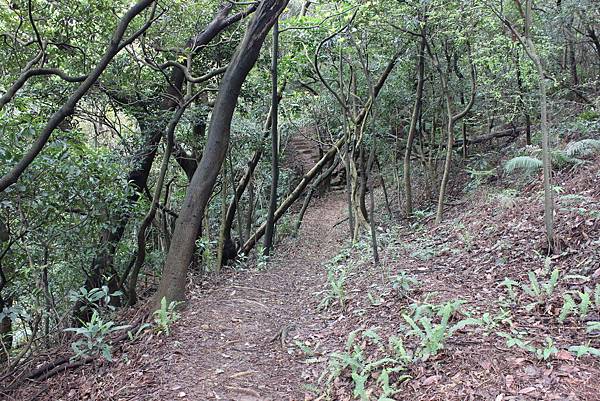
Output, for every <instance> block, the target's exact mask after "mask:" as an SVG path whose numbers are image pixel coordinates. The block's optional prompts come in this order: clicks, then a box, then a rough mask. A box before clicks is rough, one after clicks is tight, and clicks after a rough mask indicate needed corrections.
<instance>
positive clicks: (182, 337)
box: [121, 197, 343, 401]
mask: <svg viewBox="0 0 600 401" xmlns="http://www.w3.org/2000/svg"><path fill="white" fill-rule="evenodd" d="M342 210H343V203H342V202H341V201H340V200H338V199H336V198H331V197H330V198H328V199H324V200H320V201H318V203H317V204H315V205H314V206H313V207H312V208H311V209H310V210H309V212H308V214H307V216H306V218H305V221H304V225H303V227H302V229H301V233H300V235H299V238H297V239H296V240H290V241H287V242H286V243H285V244H283V245H282V246H280V247H279V248H278V249H277V254H276V255H275V257H274V259H273V261H272V263H270V266H269V268H268V269H267V270H266V271H263V272H240V273H236V274H233V275H231V276H230V277H228V278H227V279H226V280H225V282H223V283H222V284H221V285H219V286H218V287H217V288H214V289H212V290H210V291H209V292H208V293H201V294H193V295H192V297H191V299H190V302H189V306H188V308H187V309H186V311H185V312H184V313H183V316H182V318H181V321H180V323H178V324H177V327H176V328H175V329H174V331H173V333H172V335H171V337H169V338H168V341H166V342H165V343H164V349H158V350H156V353H155V354H154V355H152V359H154V358H157V360H156V361H153V362H152V365H153V368H150V367H148V368H147V369H146V373H144V375H145V376H146V377H145V380H143V381H144V382H145V383H146V386H145V387H144V388H143V394H142V393H139V392H137V391H132V392H131V393H134V392H137V395H138V397H139V398H138V399H148V400H177V399H181V400H194V401H195V400H211V399H218V400H236V401H251V400H261V401H263V400H265V401H266V400H278V401H279V400H304V398H305V395H304V393H305V391H304V389H303V379H302V371H303V369H304V365H302V364H301V361H300V359H296V358H295V357H294V355H293V353H292V352H288V349H287V347H289V346H291V345H292V344H293V340H292V337H293V336H294V335H295V334H296V333H297V332H298V331H302V332H303V333H305V334H306V333H307V332H316V331H320V329H322V328H323V326H324V325H325V324H326V322H325V321H324V320H323V319H322V318H321V317H320V316H319V315H318V314H317V313H316V311H315V308H314V298H315V297H314V295H313V293H314V292H315V291H318V290H319V289H320V287H321V285H322V283H323V282H324V280H325V269H323V267H322V264H323V262H325V261H326V260H327V259H329V258H330V257H331V256H332V255H334V254H335V253H336V252H337V251H338V250H339V248H340V246H341V241H342V232H341V231H342V230H341V229H340V228H338V229H335V228H334V227H333V226H334V225H335V223H336V222H338V221H339V220H340V219H341V218H342V215H341V213H342ZM299 244H302V246H301V247H300V245H299ZM277 255H280V256H277ZM282 344H283V345H282ZM148 359H150V358H148ZM139 390H141V389H140V388H138V391H139ZM121 395H123V394H121ZM125 399H127V398H125Z"/></svg>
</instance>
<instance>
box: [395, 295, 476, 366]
mask: <svg viewBox="0 0 600 401" xmlns="http://www.w3.org/2000/svg"><path fill="white" fill-rule="evenodd" d="M461 304H462V302H448V303H446V304H444V305H443V306H442V307H441V308H440V309H439V311H438V313H437V316H438V317H439V318H440V321H439V323H434V322H433V319H431V318H430V317H429V316H423V317H421V318H419V319H413V318H412V317H410V316H408V315H406V314H403V315H402V317H403V318H404V320H405V321H406V322H407V323H408V325H409V326H410V327H411V329H412V330H411V331H409V334H412V335H415V336H417V337H418V338H419V339H420V340H421V344H420V347H419V349H417V351H416V353H415V354H416V355H418V356H419V357H420V358H421V359H422V360H427V359H428V358H429V357H431V356H435V355H437V353H438V352H439V351H441V350H442V349H443V348H444V342H445V341H446V340H447V339H448V338H449V337H451V336H452V335H453V334H454V333H455V332H456V331H457V330H460V329H462V328H464V327H466V326H468V325H480V324H481V321H480V320H478V319H474V318H467V319H463V320H460V321H459V322H458V323H455V324H450V318H451V317H452V315H453V314H454V313H455V312H456V311H457V310H458V307H459V306H460V305H461Z"/></svg>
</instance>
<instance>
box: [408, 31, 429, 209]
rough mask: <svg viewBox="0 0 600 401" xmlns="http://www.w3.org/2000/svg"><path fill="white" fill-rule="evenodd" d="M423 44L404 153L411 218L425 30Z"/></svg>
mask: <svg viewBox="0 0 600 401" xmlns="http://www.w3.org/2000/svg"><path fill="white" fill-rule="evenodd" d="M421 35H423V36H422V38H421V44H420V47H419V56H418V57H419V61H418V65H417V93H416V95H415V105H414V107H413V111H412V116H411V118H410V128H409V130H408V138H407V139H406V150H405V152H404V193H405V194H404V196H405V198H406V205H405V206H406V216H407V217H410V216H411V215H412V214H413V204H412V185H411V179H410V156H411V153H412V148H413V142H414V139H415V135H416V133H417V121H418V119H419V116H420V114H421V104H422V102H423V86H424V81H425V79H424V76H425V44H426V37H425V31H424V29H422V30H421Z"/></svg>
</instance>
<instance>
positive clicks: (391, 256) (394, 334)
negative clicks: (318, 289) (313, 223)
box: [319, 160, 600, 400]
mask: <svg viewBox="0 0 600 401" xmlns="http://www.w3.org/2000/svg"><path fill="white" fill-rule="evenodd" d="M599 171H600V160H596V161H594V162H592V163H588V164H587V165H586V166H583V167H581V166H580V167H578V168H577V169H575V170H571V171H562V172H560V173H558V174H557V176H556V177H555V178H556V180H555V185H556V186H557V188H558V191H559V195H557V197H556V206H557V208H556V219H555V221H556V231H557V236H558V238H559V239H560V244H561V251H560V252H559V253H557V254H555V255H553V256H552V257H551V258H549V259H546V258H545V255H543V249H544V248H545V246H544V245H545V244H544V224H543V200H542V198H543V192H542V190H541V186H540V185H539V184H538V182H539V181H538V180H535V181H536V182H535V183H533V184H531V185H529V186H528V187H525V188H522V189H519V190H512V189H506V188H505V189H500V188H495V187H483V188H480V189H479V190H478V191H476V192H475V193H472V194H470V195H467V196H466V198H465V199H463V200H462V201H460V202H458V203H456V204H455V206H453V208H452V209H451V210H449V211H448V214H447V218H446V221H445V222H444V223H443V224H441V225H439V226H435V225H434V224H432V222H431V220H430V218H427V217H425V218H424V219H422V220H420V221H415V222H413V228H412V229H408V228H406V227H404V228H400V227H397V226H387V227H386V228H385V229H384V230H382V231H384V232H382V233H381V235H380V237H381V238H380V239H381V241H382V243H383V247H384V251H383V262H382V265H381V266H380V267H374V266H373V265H372V264H371V262H370V261H369V257H368V247H366V246H365V247H363V249H358V250H355V251H352V252H350V257H348V258H342V260H341V261H339V262H338V263H337V267H334V271H337V274H338V275H341V274H343V275H345V276H347V279H346V282H345V285H346V293H347V294H348V295H347V297H346V300H345V308H344V309H343V310H342V309H341V308H340V307H339V305H334V307H332V308H331V309H330V311H329V314H330V315H331V316H332V318H333V317H335V316H337V317H338V318H337V320H335V321H334V322H333V324H332V325H331V326H330V327H329V329H328V333H331V335H327V336H326V337H324V340H323V341H322V343H321V344H320V346H319V349H320V350H321V351H322V352H323V353H324V355H331V353H332V352H337V353H338V354H337V356H334V357H331V356H329V357H327V356H325V357H323V358H322V362H321V363H322V365H321V366H322V369H323V370H324V371H326V372H328V373H326V376H325V378H326V379H328V381H325V382H324V383H323V384H322V385H321V388H322V389H324V390H325V391H327V392H328V394H329V396H330V397H331V399H334V400H350V399H354V398H353V395H354V396H355V397H356V399H361V398H360V396H362V397H364V398H362V399H365V400H378V399H379V400H380V399H382V398H380V397H388V398H385V399H394V400H464V399H480V400H567V399H568V400H600V392H599V391H598V380H599V379H600V354H599V355H597V356H596V357H593V356H589V355H582V356H581V357H579V356H578V355H577V354H578V352H580V353H585V352H586V351H587V352H588V353H597V352H599V351H598V349H600V325H598V324H597V323H593V322H598V321H600V302H599V301H600V292H598V291H599V290H600V172H599ZM594 291H596V292H595V294H594ZM594 296H595V297H596V300H595V301H594V300H593V298H594ZM569 297H570V299H572V300H573V302H574V305H573V307H572V308H571V309H570V310H569V312H568V313H565V310H566V309H565V307H564V305H565V300H568V299H569ZM588 297H589V299H590V302H589V303H587V306H586V302H587V301H585V302H582V300H583V299H587V298H588ZM567 302H568V301H567ZM582 304H583V305H582ZM561 314H564V315H563V316H561ZM444 315H446V317H448V322H447V324H445V323H444V321H443V320H444V317H443V316H444ZM428 332H429V334H428ZM342 333H343V334H342ZM399 339H400V340H401V342H400V341H398V340H399ZM586 347H591V348H595V349H596V350H592V349H591V348H586ZM386 358H387V359H386Z"/></svg>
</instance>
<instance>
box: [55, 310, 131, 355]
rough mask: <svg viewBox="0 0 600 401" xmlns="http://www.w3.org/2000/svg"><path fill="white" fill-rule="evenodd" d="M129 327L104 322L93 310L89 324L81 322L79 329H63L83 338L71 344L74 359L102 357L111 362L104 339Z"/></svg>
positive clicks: (108, 348)
mask: <svg viewBox="0 0 600 401" xmlns="http://www.w3.org/2000/svg"><path fill="white" fill-rule="evenodd" d="M129 327H130V326H115V323H114V322H112V321H108V322H105V321H104V320H103V319H102V317H101V316H100V314H99V313H98V311H96V310H94V312H93V313H92V317H91V319H90V321H89V322H82V326H81V327H72V328H68V329H65V331H69V332H73V333H75V334H77V335H79V336H82V337H83V338H82V339H80V340H77V341H75V342H73V343H72V344H71V348H72V349H73V351H74V352H75V356H74V358H75V359H80V358H87V357H102V358H104V359H105V360H107V361H109V362H111V361H112V353H111V346H110V345H109V344H108V343H107V342H106V337H107V336H108V335H109V334H111V333H113V332H115V331H118V330H123V329H127V328H129Z"/></svg>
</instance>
